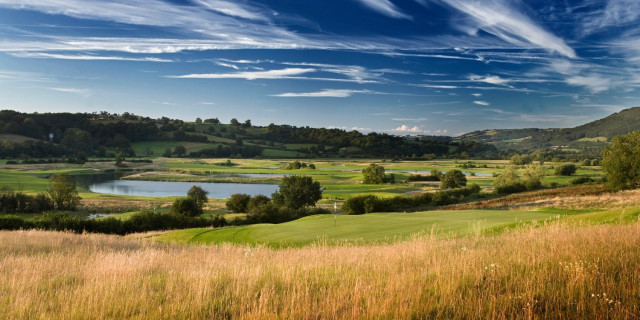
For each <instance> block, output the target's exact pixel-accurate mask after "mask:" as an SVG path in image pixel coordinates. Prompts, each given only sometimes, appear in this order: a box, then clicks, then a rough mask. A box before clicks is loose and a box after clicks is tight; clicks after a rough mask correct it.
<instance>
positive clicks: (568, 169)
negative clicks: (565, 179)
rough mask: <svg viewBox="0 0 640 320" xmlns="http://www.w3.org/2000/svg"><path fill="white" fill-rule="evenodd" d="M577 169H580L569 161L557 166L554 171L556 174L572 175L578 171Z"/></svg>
mask: <svg viewBox="0 0 640 320" xmlns="http://www.w3.org/2000/svg"><path fill="white" fill-rule="evenodd" d="M576 170H578V167H576V165H575V164H573V163H569V164H563V165H561V166H558V167H556V169H555V172H554V173H555V174H556V176H571V175H573V174H574V173H576Z"/></svg>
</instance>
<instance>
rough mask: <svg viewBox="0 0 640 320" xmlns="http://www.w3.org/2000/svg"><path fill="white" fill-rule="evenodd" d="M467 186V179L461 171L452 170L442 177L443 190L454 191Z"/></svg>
mask: <svg viewBox="0 0 640 320" xmlns="http://www.w3.org/2000/svg"><path fill="white" fill-rule="evenodd" d="M466 185H467V177H465V175H464V173H462V171H460V170H450V171H447V173H445V174H443V175H441V176H440V188H441V189H454V188H460V187H465V186H466Z"/></svg>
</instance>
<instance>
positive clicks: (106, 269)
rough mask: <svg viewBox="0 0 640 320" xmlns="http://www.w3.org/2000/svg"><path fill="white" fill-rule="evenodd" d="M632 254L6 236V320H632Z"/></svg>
mask: <svg viewBox="0 0 640 320" xmlns="http://www.w3.org/2000/svg"><path fill="white" fill-rule="evenodd" d="M638 243H640V225H639V224H638V223H632V224H627V225H602V226H581V227H576V226H569V225H566V224H562V223H554V224H552V225H547V226H545V227H542V228H528V227H527V228H520V229H518V230H516V231H511V232H507V233H504V234H501V235H498V236H491V237H485V236H474V237H465V238H456V239H436V238H435V237H430V236H425V237H420V238H415V239H412V240H410V241H407V242H403V243H396V244H392V245H371V246H351V245H344V246H325V245H323V244H321V243H320V244H317V245H315V246H309V247H304V248H290V249H278V250H276V249H270V248H267V247H243V246H234V245H221V246H214V247H200V246H172V245H159V244H155V243H151V242H144V241H138V240H131V239H126V238H121V237H115V236H104V235H90V234H85V235H76V234H68V233H56V232H43V231H14V232H0V292H2V293H3V294H2V299H0V309H2V310H3V312H2V314H1V315H0V318H6V319H33V318H46V319H86V318H87V317H90V318H147V319H149V318H153V319H175V318H183V319H184V318H191V319H196V318H199V319H203V318H207V319H231V318H234V319H318V318H332V319H357V318H358V319H380V318H383V319H408V318H418V319H429V318H430V319H443V318H446V319H539V318H548V319H578V318H579V319H636V318H637V317H638V316H640V246H638ZM34 266H37V267H34Z"/></svg>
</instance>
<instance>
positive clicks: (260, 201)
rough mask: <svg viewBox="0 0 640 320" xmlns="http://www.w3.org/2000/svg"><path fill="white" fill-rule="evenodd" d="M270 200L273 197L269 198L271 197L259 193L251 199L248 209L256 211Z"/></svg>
mask: <svg viewBox="0 0 640 320" xmlns="http://www.w3.org/2000/svg"><path fill="white" fill-rule="evenodd" d="M270 201H271V199H269V197H267V196H265V195H262V194H257V195H255V196H253V197H251V199H249V202H248V203H247V211H248V212H254V211H256V210H259V208H260V207H262V206H264V205H265V204H267V203H269V202H270Z"/></svg>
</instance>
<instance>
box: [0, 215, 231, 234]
mask: <svg viewBox="0 0 640 320" xmlns="http://www.w3.org/2000/svg"><path fill="white" fill-rule="evenodd" d="M226 224H227V222H226V220H225V219H224V217H222V216H220V215H216V216H213V217H211V218H202V217H198V218H194V217H187V216H184V215H181V214H171V213H158V212H152V211H143V212H139V213H135V214H133V215H132V216H131V217H130V218H129V219H127V220H119V219H116V218H104V219H87V218H83V217H78V216H71V215H68V214H64V213H44V214H42V215H41V216H38V217H36V218H34V219H23V218H21V217H19V216H15V215H4V216H0V230H19V229H42V230H56V231H72V232H76V233H82V232H96V233H107V234H118V235H125V234H129V233H136V232H147V231H154V230H170V229H185V228H203V227H222V226H225V225H226Z"/></svg>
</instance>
